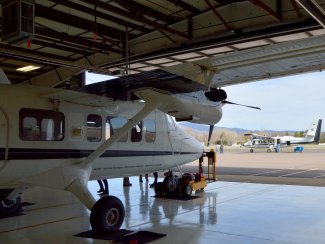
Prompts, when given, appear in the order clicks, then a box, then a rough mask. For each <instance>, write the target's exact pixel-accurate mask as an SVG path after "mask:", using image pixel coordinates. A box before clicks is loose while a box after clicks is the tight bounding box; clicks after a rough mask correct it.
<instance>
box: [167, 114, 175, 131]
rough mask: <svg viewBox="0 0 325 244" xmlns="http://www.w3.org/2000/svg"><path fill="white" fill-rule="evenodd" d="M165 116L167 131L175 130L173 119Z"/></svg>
mask: <svg viewBox="0 0 325 244" xmlns="http://www.w3.org/2000/svg"><path fill="white" fill-rule="evenodd" d="M166 116H167V124H168V129H169V130H176V125H175V121H174V119H173V117H172V116H170V115H168V114H167V115H166Z"/></svg>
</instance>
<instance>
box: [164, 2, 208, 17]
mask: <svg viewBox="0 0 325 244" xmlns="http://www.w3.org/2000/svg"><path fill="white" fill-rule="evenodd" d="M167 1H168V2H171V3H173V4H175V5H176V6H179V7H181V8H183V9H185V10H187V11H189V12H191V13H192V14H194V15H198V14H201V13H202V11H201V10H199V9H197V8H196V7H194V6H192V5H191V4H189V3H186V2H183V1H182V0H167Z"/></svg>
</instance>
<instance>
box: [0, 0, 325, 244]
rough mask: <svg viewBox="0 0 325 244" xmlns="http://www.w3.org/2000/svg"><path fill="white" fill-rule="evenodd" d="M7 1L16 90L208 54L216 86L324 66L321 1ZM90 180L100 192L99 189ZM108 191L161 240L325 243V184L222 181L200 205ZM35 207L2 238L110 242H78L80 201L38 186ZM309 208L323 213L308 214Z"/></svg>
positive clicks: (200, 59)
mask: <svg viewBox="0 0 325 244" xmlns="http://www.w3.org/2000/svg"><path fill="white" fill-rule="evenodd" d="M0 3H1V16H2V18H1V43H0V68H1V69H2V70H3V71H4V73H5V74H6V75H7V77H8V78H9V80H10V82H11V83H12V84H15V85H17V86H19V85H37V86H46V87H62V88H65V87H73V88H76V87H80V86H83V85H84V76H83V71H85V70H90V71H93V72H98V73H105V74H112V75H118V76H126V75H132V74H138V73H143V72H148V71H149V72H150V71H154V70H159V69H168V68H169V67H173V66H175V65H179V64H184V63H193V62H194V63H198V64H200V65H201V64H204V62H205V61H204V60H205V59H206V58H212V59H213V60H214V67H215V69H216V71H217V76H216V80H215V83H214V84H213V85H214V86H216V87H223V82H225V84H227V85H229V84H230V83H231V84H237V83H242V82H248V81H254V80H259V79H265V78H271V77H278V76H286V75H290V74H297V73H302V72H310V71H322V70H323V69H324V66H325V56H324V55H325V41H324V34H325V30H324V26H325V19H324V5H325V1H323V0H318V1H313V0H305V1H303V0H288V1H281V0H229V1H225V0H202V1H199V0H192V1H188V0H157V1H156V0H132V1H122V0H65V1H61V0H44V1H43V0H1V1H0ZM270 64H272V65H270ZM68 84H69V85H68ZM9 102H10V101H9ZM134 181H136V180H134ZM89 184H90V187H91V188H92V192H94V194H95V192H96V189H95V186H94V185H93V184H94V183H92V182H90V183H89ZM110 184H111V185H112V186H113V188H114V191H115V194H116V195H118V196H120V197H121V199H122V200H123V199H124V200H123V202H124V204H125V206H126V208H127V211H128V212H127V213H128V214H129V215H128V216H126V221H125V223H124V225H123V228H126V229H128V228H130V229H132V230H135V231H140V230H150V231H155V232H160V233H164V234H167V237H164V238H162V239H159V240H156V241H155V243H167V242H170V241H171V240H173V241H175V242H176V241H178V242H180V243H203V242H207V241H208V242H213V243H214V242H216V241H219V242H220V243H306V242H309V243H321V242H322V241H323V240H324V239H325V233H324V231H323V229H322V226H323V224H324V219H323V218H321V217H320V216H319V215H318V214H317V212H324V207H323V205H322V204H321V203H322V202H323V199H324V198H325V197H324V195H323V194H322V188H317V187H303V186H300V187H295V186H282V185H280V186H279V185H277V186H276V185H263V184H250V183H236V182H232V183H229V182H214V183H211V184H209V186H208V188H207V189H206V192H205V194H204V195H203V197H202V196H201V198H200V199H201V201H202V202H200V200H198V202H196V201H195V200H193V201H187V202H185V203H183V202H178V203H175V202H173V201H171V200H159V199H158V200H157V199H156V198H154V197H153V194H154V192H153V191H152V190H151V189H148V185H146V186H145V185H139V186H134V187H133V188H132V189H130V188H127V189H126V188H122V185H121V184H120V182H119V181H118V180H115V179H114V180H112V183H110ZM243 189H244V190H243ZM198 194H203V193H198ZM307 198H318V199H319V204H314V205H310V204H309V203H308V202H306V199H307ZM202 199H203V200H202ZM25 200H26V201H27V202H35V201H36V202H38V204H37V205H35V206H33V205H32V206H27V207H26V212H25V215H22V216H17V217H15V218H7V219H0V240H1V242H2V241H3V242H4V243H17V242H19V243H44V242H48V243H58V242H60V243H65V242H69V243H101V242H104V241H103V240H95V239H91V238H84V239H82V238H79V237H75V236H74V235H75V234H78V233H79V232H82V231H86V230H88V229H89V224H88V215H89V213H88V211H87V210H86V208H85V207H84V206H83V205H81V204H80V203H79V202H78V200H76V199H75V198H74V197H73V196H72V195H70V194H67V193H63V194H62V193H58V192H56V191H49V192H47V191H46V192H44V190H42V189H32V190H30V191H29V192H28V194H26V198H25ZM283 202H286V204H283ZM262 203H263V204H264V205H262ZM298 203H299V204H298ZM274 206H277V207H278V210H279V211H278V212H273V211H274V208H273V207H274ZM307 208H309V209H314V211H312V212H304V214H302V215H301V212H303V211H305V209H307ZM265 209H267V210H268V209H271V211H268V212H265ZM272 209H273V210H272ZM217 213H218V214H217ZM297 215H299V219H298V220H296V219H295V218H294V217H295V216H297ZM308 224H310V228H308ZM216 226H217V228H216ZM275 226H276V228H274V227H275ZM306 226H307V227H306ZM257 227H258V228H257ZM175 229H177V231H175ZM283 229H285V230H286V231H284V232H283V231H282V230H283Z"/></svg>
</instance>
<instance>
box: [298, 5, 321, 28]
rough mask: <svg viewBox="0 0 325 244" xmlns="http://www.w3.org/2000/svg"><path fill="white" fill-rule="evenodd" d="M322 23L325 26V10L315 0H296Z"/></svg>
mask: <svg viewBox="0 0 325 244" xmlns="http://www.w3.org/2000/svg"><path fill="white" fill-rule="evenodd" d="M296 2H297V3H299V5H300V6H301V7H303V8H304V9H305V10H306V11H307V12H308V13H309V14H310V15H311V16H312V17H313V18H314V19H315V20H316V21H317V22H318V23H319V24H320V25H322V26H323V28H325V11H324V9H323V8H322V7H321V6H320V5H318V3H317V2H316V1H314V0H296Z"/></svg>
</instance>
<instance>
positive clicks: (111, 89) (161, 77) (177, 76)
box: [81, 35, 325, 100]
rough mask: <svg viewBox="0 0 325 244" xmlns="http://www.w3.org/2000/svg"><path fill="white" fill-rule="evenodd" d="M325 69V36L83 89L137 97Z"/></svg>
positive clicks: (110, 94) (132, 97)
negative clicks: (151, 90)
mask: <svg viewBox="0 0 325 244" xmlns="http://www.w3.org/2000/svg"><path fill="white" fill-rule="evenodd" d="M324 68H325V35H322V36H314V37H309V38H306V39H300V40H297V41H292V42H284V43H279V44H274V45H266V46H260V47H257V48H250V49H246V50H243V51H238V52H232V53H228V54H223V55H219V56H216V57H211V58H207V59H203V60H198V61H194V62H191V63H190V62H189V63H181V64H178V65H175V66H170V67H162V68H161V69H156V70H152V71H147V72H142V73H138V74H132V75H129V76H125V77H121V78H116V79H112V80H108V81H104V82H101V83H97V84H93V85H89V86H86V87H83V88H81V89H82V91H83V92H87V93H94V94H97V95H101V96H106V97H110V98H114V99H122V100H132V99H136V97H135V96H134V95H133V91H135V90H139V89H143V88H148V87H152V88H156V89H160V90H164V91H168V92H170V93H188V92H193V91H197V90H207V89H208V88H209V87H225V86H229V85H233V84H240V83H246V82H252V81H257V80H262V79H270V78H275V77H280V76H288V75H293V74H297V73H301V72H308V71H316V70H322V69H324Z"/></svg>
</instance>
